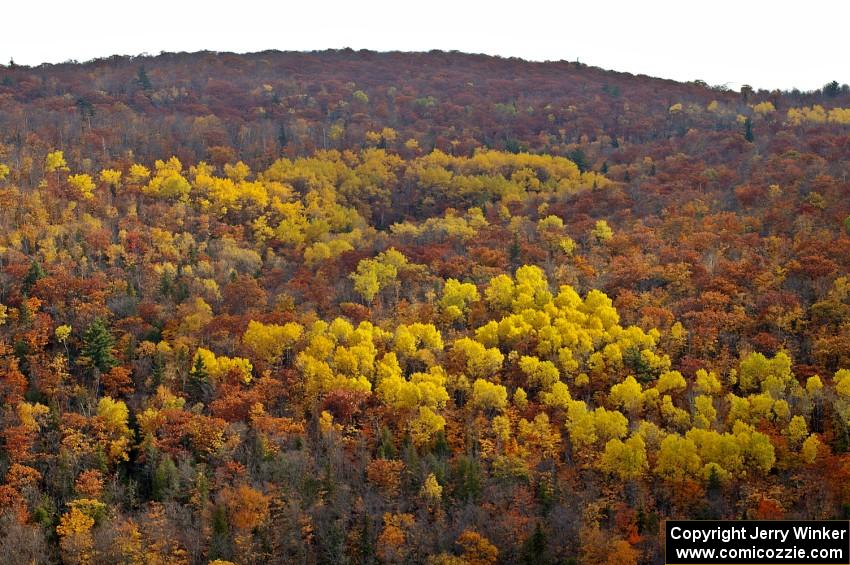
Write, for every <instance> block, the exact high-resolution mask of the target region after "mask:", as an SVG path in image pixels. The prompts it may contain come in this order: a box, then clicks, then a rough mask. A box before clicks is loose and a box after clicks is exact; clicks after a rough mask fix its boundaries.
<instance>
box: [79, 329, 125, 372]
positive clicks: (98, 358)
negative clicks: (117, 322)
mask: <svg viewBox="0 0 850 565" xmlns="http://www.w3.org/2000/svg"><path fill="white" fill-rule="evenodd" d="M114 346H115V339H114V338H113V337H112V334H111V333H109V329H108V328H107V327H106V325H105V324H104V323H103V320H101V319H100V318H98V319H96V320H95V321H94V322H92V324H91V325H90V326H89V327H88V329H87V330H86V332H85V334H83V347H82V351H81V353H82V358H81V359H80V362H81V363H82V364H83V365H87V366H89V367H91V368H92V369H96V370H97V371H99V372H101V373H105V372H107V371H109V369H111V368H112V367H114V366H116V365H117V364H118V361H117V360H116V359H115V357H113V355H112V352H113V347H114Z"/></svg>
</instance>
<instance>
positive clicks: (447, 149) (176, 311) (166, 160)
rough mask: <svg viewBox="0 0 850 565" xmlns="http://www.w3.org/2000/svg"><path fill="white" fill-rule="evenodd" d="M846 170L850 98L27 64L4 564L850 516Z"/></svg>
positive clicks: (19, 155) (628, 85) (18, 81)
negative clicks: (674, 522)
mask: <svg viewBox="0 0 850 565" xmlns="http://www.w3.org/2000/svg"><path fill="white" fill-rule="evenodd" d="M849 170H850V89H848V88H847V87H846V86H841V85H837V84H834V83H830V84H827V85H826V86H825V87H824V88H823V89H821V90H819V91H815V92H809V93H799V92H764V91H760V92H754V91H752V89H748V88H744V89H742V92H731V91H727V90H725V89H722V88H717V87H710V86H708V85H706V84H704V83H700V82H694V83H687V84H683V83H676V82H673V81H667V80H661V79H654V78H650V77H645V76H632V75H628V74H624V73H614V72H610V71H604V70H601V69H597V68H591V67H587V66H584V65H580V64H578V63H569V62H552V63H530V62H525V61H521V60H517V59H499V58H493V57H487V56H480V55H465V54H461V53H442V52H431V53H373V52H354V51H350V50H346V51H328V52H317V53H280V52H265V53H256V54H250V55H235V54H226V53H210V52H204V53H194V54H162V55H159V56H155V57H137V58H127V57H113V58H109V59H104V60H96V61H91V62H87V63H83V64H76V63H67V64H61V65H44V66H40V67H36V68H25V67H19V66H11V65H10V66H6V67H0V406H2V409H0V562H4V563H5V562H16V561H30V560H34V561H35V562H39V563H41V562H65V563H141V562H152V563H204V564H206V563H210V562H212V561H214V560H217V559H218V560H221V561H219V563H221V562H222V561H223V562H227V561H232V562H234V563H261V562H266V563H278V562H279V563H293V562H304V563H364V564H365V563H420V562H428V563H432V564H441V563H469V564H472V563H494V562H505V563H570V562H573V563H576V562H577V563H582V564H584V563H590V564H595V563H617V564H628V563H659V562H662V561H663V558H662V556H661V547H662V545H661V544H662V537H663V527H661V524H662V523H663V520H664V519H667V518H735V517H747V518H764V519H772V518H789V519H790V518H812V519H814V518H842V519H846V518H847V517H848V515H849V514H848V512H850V511H848V509H850V491H848V489H847V486H846V485H847V484H848V479H850V454H848V449H850V353H848V352H850V283H848V271H850V201H848V192H850V183H848V179H847V173H848V171H849ZM845 383H846V384H845ZM24 558H26V559H24Z"/></svg>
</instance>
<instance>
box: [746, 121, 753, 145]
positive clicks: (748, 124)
mask: <svg viewBox="0 0 850 565" xmlns="http://www.w3.org/2000/svg"><path fill="white" fill-rule="evenodd" d="M744 139H746V140H747V141H749V142H750V143H752V142H753V140H754V139H755V137H754V136H753V121H752V120H751V119H750V118H747V119H746V120H744Z"/></svg>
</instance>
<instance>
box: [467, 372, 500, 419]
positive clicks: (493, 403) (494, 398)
mask: <svg viewBox="0 0 850 565" xmlns="http://www.w3.org/2000/svg"><path fill="white" fill-rule="evenodd" d="M472 405H473V406H475V407H477V408H480V409H482V410H486V411H488V412H495V411H501V410H503V409H504V408H505V407H506V406H507V405H508V391H507V389H506V388H505V387H503V386H502V385H497V384H493V383H491V382H489V381H485V380H484V379H476V380H475V383H474V384H473V385H472Z"/></svg>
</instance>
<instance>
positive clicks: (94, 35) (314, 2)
mask: <svg viewBox="0 0 850 565" xmlns="http://www.w3.org/2000/svg"><path fill="white" fill-rule="evenodd" d="M4 4H5V5H4V6H3V8H2V11H0V14H2V15H0V19H2V21H3V25H2V29H0V61H3V62H4V63H5V62H8V60H9V59H10V58H14V59H15V62H17V63H22V64H28V65H37V64H40V63H44V62H50V63H56V62H62V61H67V60H69V59H76V60H78V61H86V60H89V59H93V58H97V57H106V56H109V55H113V54H120V55H137V54H140V53H145V52H146V53H150V54H158V53H159V52H160V51H198V50H212V51H234V52H250V51H261V50H265V49H280V50H316V49H327V48H342V47H351V48H354V49H374V50H379V51H394V50H399V51H428V50H431V49H444V50H452V49H456V50H459V51H465V52H471V53H488V54H493V55H502V56H514V57H522V58H524V59H530V60H536V61H543V60H561V59H564V60H569V61H575V60H579V61H581V62H582V63H586V64H589V65H593V66H598V67H602V68H606V69H614V70H618V71H626V72H631V73H634V74H648V75H651V76H658V77H664V78H672V79H676V80H682V81H689V80H695V79H701V80H704V81H706V82H708V83H709V84H712V85H717V84H726V85H728V86H729V87H730V88H735V89H737V88H738V87H740V85H741V84H750V85H752V86H754V87H755V88H767V89H773V88H782V89H791V88H795V87H796V88H799V89H801V90H811V89H815V88H819V87H821V86H822V85H823V84H824V83H826V82H828V81H831V80H837V81H838V82H839V83H850V64H848V61H847V53H848V47H847V45H846V39H845V37H846V35H845V34H846V27H847V23H848V15H850V3H848V2H844V1H843V0H834V1H832V2H830V1H823V0H808V1H806V2H799V3H798V2H794V3H791V2H785V1H783V0H774V1H772V2H767V1H754V0H735V1H729V0H714V1H712V2H683V1H681V0H679V1H676V2H674V1H667V0H642V1H641V0H632V1H617V2H613V1H609V2H604V1H599V0H582V1H580V2H575V1H572V0H552V1H549V2H543V1H538V0H521V1H518V2H517V1H513V2H500V1H490V2H480V1H473V0H466V1H464V0H451V1H449V0H427V1H422V2H409V1H405V0H396V1H394V2H393V1H384V0H376V1H372V0H349V1H345V2H343V1H331V2H327V1H326V2H323V1H319V0H300V1H298V2H289V1H285V0H278V1H274V0H265V1H260V0H237V1H231V2H218V1H215V0H208V1H207V2H196V1H184V0H169V1H164V0H146V1H145V2H126V3H124V2H120V1H118V0H112V1H106V0H90V1H85V0H79V1H76V2H68V1H63V2H36V1H34V0H30V1H29V2H27V1H24V0H16V1H13V2H6V3H4ZM124 6H126V7H124ZM219 6H227V8H223V7H219Z"/></svg>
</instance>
